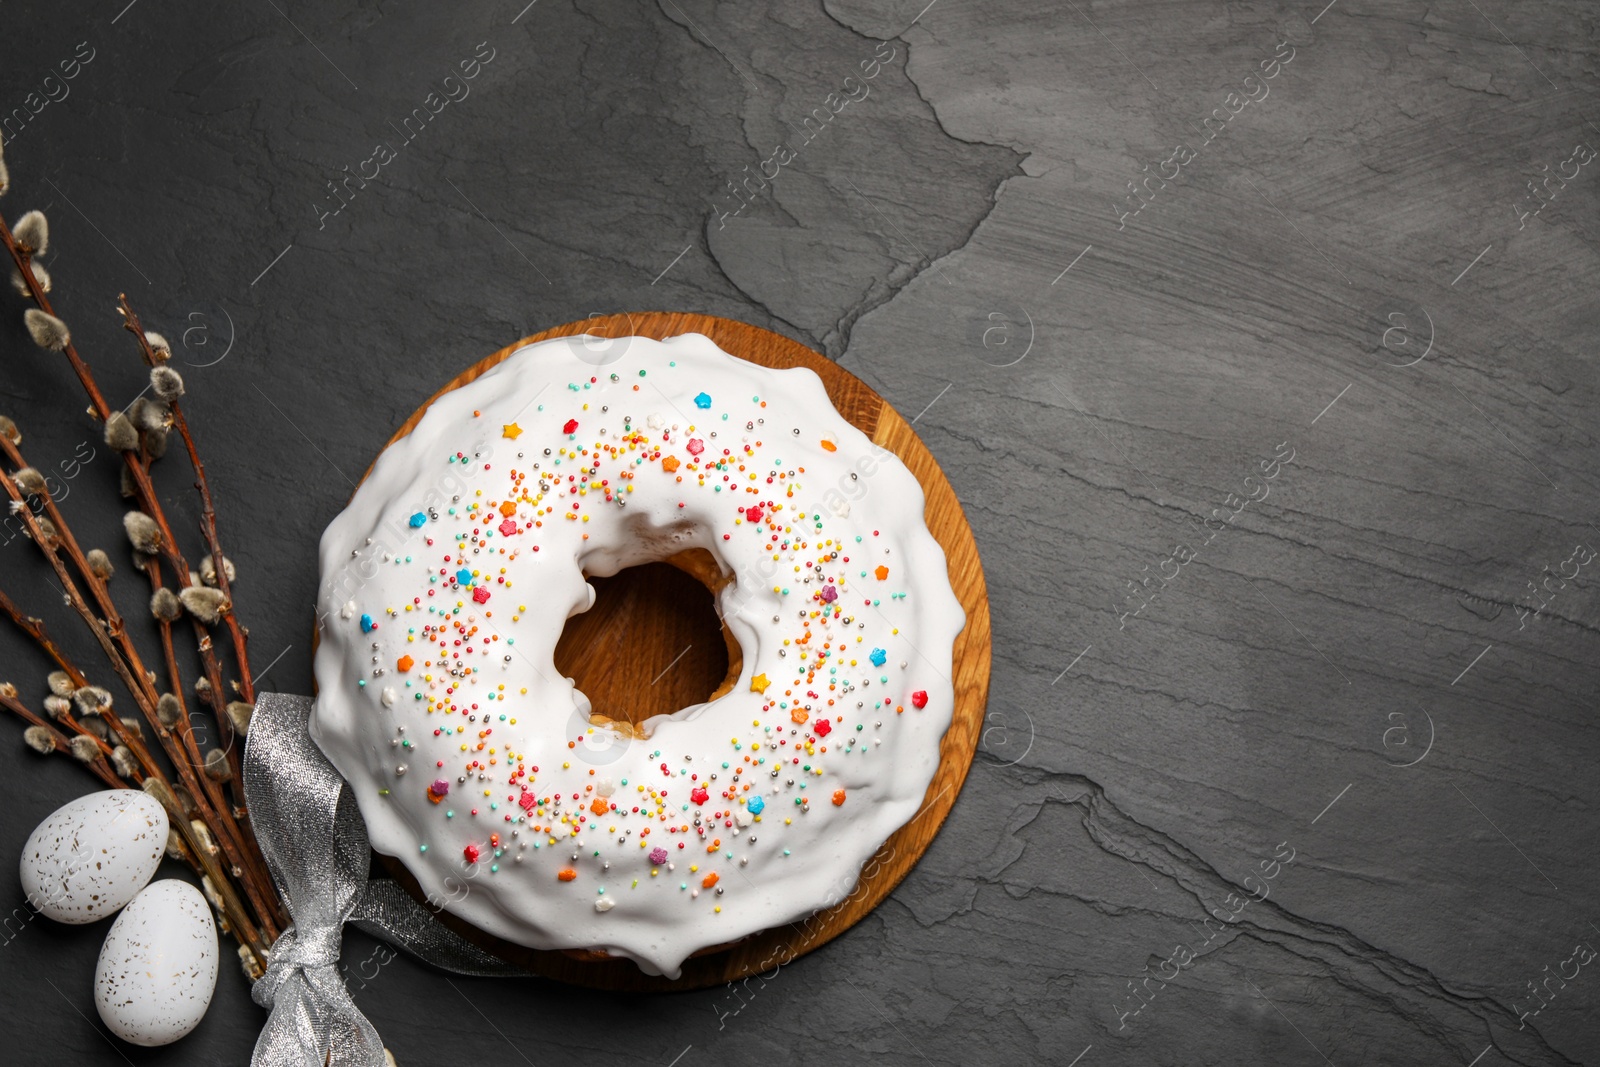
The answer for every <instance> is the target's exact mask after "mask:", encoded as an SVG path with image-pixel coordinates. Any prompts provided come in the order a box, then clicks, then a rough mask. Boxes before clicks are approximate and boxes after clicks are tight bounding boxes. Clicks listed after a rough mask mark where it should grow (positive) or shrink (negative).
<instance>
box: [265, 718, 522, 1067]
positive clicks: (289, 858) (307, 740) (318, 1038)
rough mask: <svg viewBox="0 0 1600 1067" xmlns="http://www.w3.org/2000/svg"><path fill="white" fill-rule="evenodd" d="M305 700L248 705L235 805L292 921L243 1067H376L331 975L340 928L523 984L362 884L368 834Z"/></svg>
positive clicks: (390, 889) (420, 911)
mask: <svg viewBox="0 0 1600 1067" xmlns="http://www.w3.org/2000/svg"><path fill="white" fill-rule="evenodd" d="M311 706H312V701H311V699H310V698H309V697H301V696H286V695H283V694H278V693H269V694H266V695H264V696H262V697H261V698H260V699H259V700H257V701H256V710H255V714H254V715H253V716H252V717H251V720H250V733H249V740H248V743H247V745H246V747H245V757H244V793H245V802H246V803H247V804H248V805H249V808H250V820H251V823H252V824H253V825H254V826H255V830H256V839H257V841H258V843H259V844H260V846H261V851H262V854H263V855H264V856H265V857H266V860H267V867H268V869H269V870H270V871H271V873H272V880H273V882H274V883H275V884H276V885H277V887H278V892H279V894H280V895H281V896H282V897H283V901H284V903H285V905H287V907H288V909H289V915H290V917H291V918H292V919H293V920H294V923H293V925H292V926H290V927H289V928H288V929H287V930H285V931H284V932H283V934H282V936H280V937H279V938H278V940H277V942H276V943H275V944H274V945H273V946H272V948H271V950H270V952H269V958H268V961H267V972H266V974H265V975H264V976H263V977H262V978H261V979H260V980H258V981H257V982H256V984H255V987H254V988H253V989H252V990H251V991H250V996H251V998H252V999H254V1000H255V1002H256V1003H257V1004H260V1005H261V1006H262V1007H264V1008H270V1009H271V1010H272V1014H271V1016H270V1017H269V1018H268V1019H267V1025H266V1027H265V1029H263V1030H262V1031H261V1037H260V1038H259V1039H258V1040H257V1041H256V1049H255V1055H254V1056H253V1057H252V1059H251V1067H323V1065H324V1064H326V1065H327V1067H384V1062H385V1059H384V1049H383V1041H382V1039H381V1038H379V1037H378V1031H377V1030H376V1029H374V1028H373V1026H372V1024H371V1023H370V1022H368V1021H367V1018H366V1016H364V1015H362V1014H361V1011H360V1009H358V1008H357V1007H356V1006H355V1003H354V1002H353V1001H352V1000H351V999H350V994H349V991H348V990H346V989H345V984H344V979H343V978H342V977H341V976H340V974H339V946H340V940H341V937H342V933H343V928H344V924H345V923H346V922H352V923H354V924H356V926H358V927H359V928H360V929H362V930H365V931H366V932H367V933H370V934H372V935H373V936H375V937H381V938H384V939H385V940H389V941H392V942H394V943H395V944H397V945H398V946H399V947H400V948H402V949H404V950H406V951H407V952H409V953H411V954H412V955H414V956H416V957H418V958H419V959H422V960H424V961H426V962H428V963H432V964H434V965H435V966H438V967H442V968H444V969H446V970H450V971H454V972H456V973H458V974H470V975H479V976H488V975H503V976H513V975H524V974H526V973H527V972H525V971H521V970H519V969H517V968H515V967H512V966H511V965H509V964H507V963H504V962H502V961H500V960H498V959H496V958H495V957H493V956H490V955H488V954H487V953H485V952H483V951H481V950H480V949H478V948H477V947H475V946H473V945H471V944H469V943H468V942H467V941H465V940H463V939H462V938H460V937H458V936H457V935H456V934H454V933H452V932H450V931H449V930H448V929H446V928H445V927H444V926H442V925H440V924H438V923H436V922H434V921H433V917H432V915H431V914H430V913H429V912H428V910H427V909H426V908H424V907H422V906H421V905H420V904H418V903H417V902H416V901H414V900H412V899H411V897H410V896H409V895H407V894H406V892H405V891H404V890H403V889H401V888H400V887H399V886H398V885H396V884H395V883H394V882H393V881H391V880H389V879H373V880H370V881H369V880H368V878H367V868H368V865H369V860H368V843H367V830H366V826H365V824H363V823H362V821H361V812H360V810H359V809H358V808H357V807H356V803H355V800H354V798H353V797H351V795H350V793H349V790H348V789H347V788H346V785H345V781H344V779H343V778H340V777H339V772H338V771H336V770H334V769H333V765H332V764H331V763H329V762H328V759H327V757H326V756H324V755H323V754H322V751H321V750H320V749H318V748H317V746H316V744H315V742H313V741H312V740H311V735H310V733H309V731H308V729H307V722H308V721H309V718H310V715H311Z"/></svg>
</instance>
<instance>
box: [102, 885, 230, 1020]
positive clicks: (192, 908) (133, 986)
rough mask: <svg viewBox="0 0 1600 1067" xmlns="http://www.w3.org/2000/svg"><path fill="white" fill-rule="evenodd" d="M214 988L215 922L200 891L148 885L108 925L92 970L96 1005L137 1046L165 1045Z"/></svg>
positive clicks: (201, 1011)
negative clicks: (96, 962)
mask: <svg viewBox="0 0 1600 1067" xmlns="http://www.w3.org/2000/svg"><path fill="white" fill-rule="evenodd" d="M216 987H217V928H216V925H215V924H214V923H213V922H212V921H211V907H210V905H208V904H207V903H206V899H205V897H203V896H201V895H200V890H198V889H196V888H195V887H194V886H192V885H190V884H189V883H188V882H180V881H178V880H177V879H174V878H167V879H163V880H162V881H159V882H154V883H152V884H151V885H150V886H149V887H147V888H146V889H145V890H144V892H142V893H140V894H139V895H138V896H136V897H134V898H133V903H131V904H129V905H128V906H127V907H126V908H124V909H123V910H122V914H121V915H118V916H117V921H116V922H114V923H112V924H111V932H110V933H108V934H107V935H106V943H105V944H104V945H102V946H101V947H100V963H99V964H98V965H97V966H96V967H95V971H94V1006H95V1007H96V1008H97V1009H99V1012H100V1018H101V1019H103V1020H105V1024H106V1026H108V1027H110V1029H111V1032H112V1033H114V1034H116V1035H117V1036H118V1037H120V1038H122V1039H123V1040H124V1041H130V1042H132V1043H133V1044H135V1045H147V1046H148V1045H168V1044H171V1043H172V1042H174V1041H176V1040H178V1039H179V1038H180V1037H183V1036H184V1035H185V1034H187V1033H188V1032H189V1031H191V1030H193V1029H194V1028H195V1027H196V1026H198V1025H199V1024H200V1019H201V1017H202V1016H204V1015H205V1013H206V1008H208V1007H210V1006H211V994H212V993H213V992H214V991H215V990H216Z"/></svg>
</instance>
